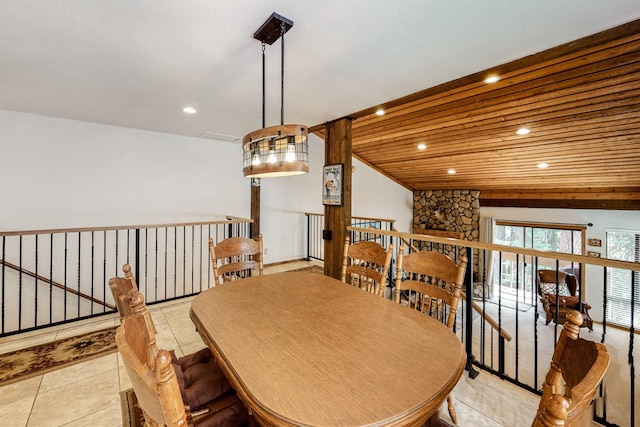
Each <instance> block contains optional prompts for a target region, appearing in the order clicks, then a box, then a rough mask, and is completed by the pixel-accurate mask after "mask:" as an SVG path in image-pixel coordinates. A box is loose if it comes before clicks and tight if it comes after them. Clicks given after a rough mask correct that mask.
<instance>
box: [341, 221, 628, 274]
mask: <svg viewBox="0 0 640 427" xmlns="http://www.w3.org/2000/svg"><path fill="white" fill-rule="evenodd" d="M347 230H349V231H355V232H360V233H376V234H382V235H385V236H392V237H398V238H402V239H411V240H421V241H428V242H433V243H442V244H445V245H451V246H462V247H468V248H473V249H479V250H491V251H498V252H510V253H517V254H521V255H531V256H534V257H538V258H555V259H561V260H564V261H571V262H577V263H581V264H592V265H599V266H601V267H611V268H622V269H626V270H633V271H640V263H639V262H633V261H619V260H614V259H608V258H596V257H590V256H585V255H573V254H568V253H563V252H552V251H541V250H539V249H529V248H520V247H517V246H507V245H496V244H493V243H484V242H476V241H472V240H459V239H453V238H450V237H435V236H430V235H427V234H412V233H402V232H399V231H387V230H378V229H374V228H362V227H353V226H347Z"/></svg>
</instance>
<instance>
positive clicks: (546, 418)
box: [532, 311, 610, 427]
mask: <svg viewBox="0 0 640 427" xmlns="http://www.w3.org/2000/svg"><path fill="white" fill-rule="evenodd" d="M582 323H583V316H582V314H580V313H579V312H578V311H572V312H570V313H569V314H567V322H566V323H565V324H564V327H563V328H562V332H561V333H560V338H559V339H558V343H557V345H556V348H555V350H554V352H553V357H552V360H551V367H550V368H549V371H548V372H547V376H546V377H545V381H544V384H543V385H542V397H541V398H540V404H539V406H538V412H537V413H536V417H535V419H534V421H533V424H532V426H533V427H541V426H571V425H577V423H578V422H579V421H583V419H582V417H587V416H589V415H590V414H589V412H588V411H586V409H587V408H588V407H589V406H590V405H591V401H592V400H593V396H594V395H595V393H596V390H597V388H598V385H599V384H600V381H602V378H603V377H604V375H605V373H606V372H607V369H608V367H609V359H610V356H609V353H608V352H607V347H606V346H605V345H604V344H600V343H597V342H593V341H587V340H584V339H582V338H579V334H580V325H582ZM580 425H582V424H580ZM588 425H591V423H590V422H589V423H588Z"/></svg>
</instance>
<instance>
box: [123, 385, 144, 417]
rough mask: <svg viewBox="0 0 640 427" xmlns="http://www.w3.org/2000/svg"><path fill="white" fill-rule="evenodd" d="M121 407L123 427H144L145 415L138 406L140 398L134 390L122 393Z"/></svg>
mask: <svg viewBox="0 0 640 427" xmlns="http://www.w3.org/2000/svg"><path fill="white" fill-rule="evenodd" d="M120 405H121V407H122V427H141V426H144V415H143V414H142V410H141V409H140V406H138V398H137V397H136V394H135V393H134V392H133V389H132V388H130V389H128V390H125V391H123V392H121V393H120Z"/></svg>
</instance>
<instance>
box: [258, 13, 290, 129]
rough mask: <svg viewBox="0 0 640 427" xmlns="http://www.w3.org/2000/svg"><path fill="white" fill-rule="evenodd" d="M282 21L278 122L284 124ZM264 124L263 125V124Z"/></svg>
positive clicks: (282, 26) (281, 29)
mask: <svg viewBox="0 0 640 427" xmlns="http://www.w3.org/2000/svg"><path fill="white" fill-rule="evenodd" d="M286 32H287V31H286V29H285V25H284V22H281V23H280V33H281V36H280V46H281V49H280V50H281V53H280V124H281V125H284V33H286ZM263 126H264V125H263Z"/></svg>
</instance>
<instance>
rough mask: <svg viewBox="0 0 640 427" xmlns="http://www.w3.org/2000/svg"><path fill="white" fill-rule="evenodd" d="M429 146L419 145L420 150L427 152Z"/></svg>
mask: <svg viewBox="0 0 640 427" xmlns="http://www.w3.org/2000/svg"><path fill="white" fill-rule="evenodd" d="M426 149H427V144H418V150H426Z"/></svg>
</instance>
